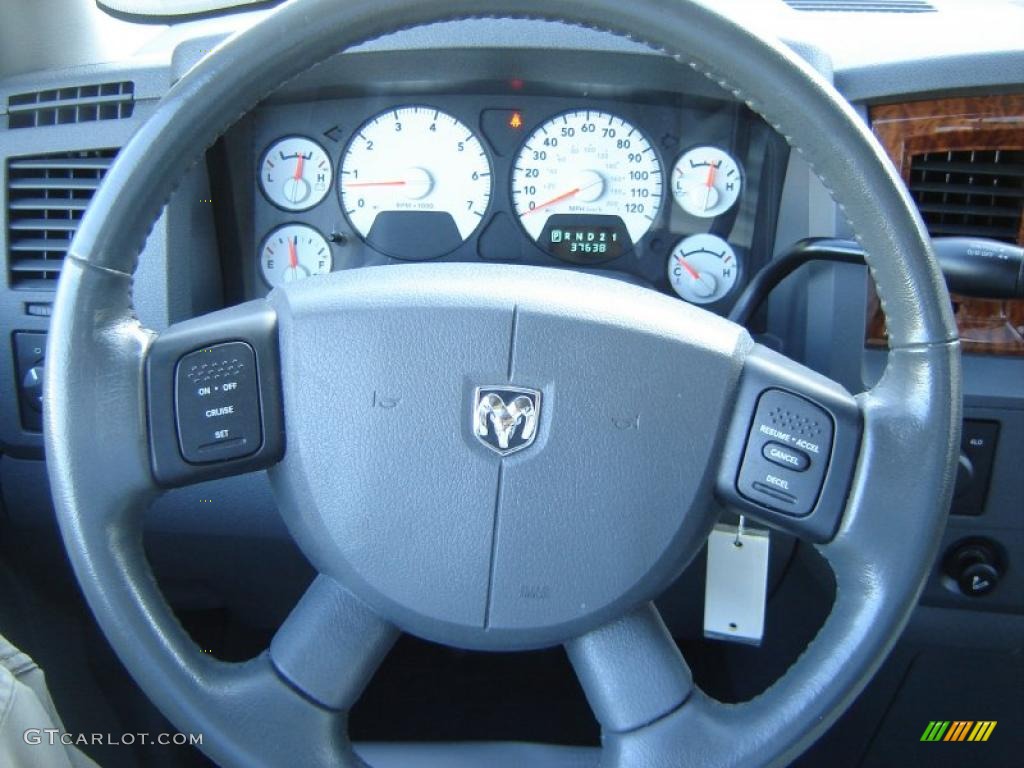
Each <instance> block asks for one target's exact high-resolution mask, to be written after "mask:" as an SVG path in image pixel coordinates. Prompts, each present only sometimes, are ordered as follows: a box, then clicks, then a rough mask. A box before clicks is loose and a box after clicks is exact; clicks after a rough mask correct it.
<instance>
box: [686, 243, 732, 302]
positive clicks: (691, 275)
mask: <svg viewBox="0 0 1024 768" xmlns="http://www.w3.org/2000/svg"><path fill="white" fill-rule="evenodd" d="M738 272H739V265H738V264H737V263H736V253H735V251H733V249H732V247H731V246H730V245H729V244H728V243H727V242H725V240H723V239H722V238H720V237H715V236H714V235H708V234H700V235H691V236H690V237H687V238H685V239H683V240H682V241H680V243H679V245H677V246H676V247H675V248H673V249H672V253H670V254H669V256H668V280H669V282H670V283H671V284H672V287H673V288H674V289H675V292H676V293H678V294H679V295H680V296H681V297H682V298H683V299H685V300H686V301H689V302H690V303H692V304H713V303H715V302H716V301H719V300H721V299H722V298H724V297H725V296H726V294H728V293H729V291H731V290H732V289H733V287H734V286H735V285H736V278H737V273H738Z"/></svg>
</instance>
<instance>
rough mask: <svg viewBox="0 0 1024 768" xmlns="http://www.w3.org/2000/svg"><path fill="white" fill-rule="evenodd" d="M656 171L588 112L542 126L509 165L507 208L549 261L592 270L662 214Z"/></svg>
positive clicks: (638, 144) (625, 130)
mask: <svg viewBox="0 0 1024 768" xmlns="http://www.w3.org/2000/svg"><path fill="white" fill-rule="evenodd" d="M661 199H662V172H661V163H660V162H659V160H658V156H657V154H656V153H655V151H654V147H652V146H651V142H650V141H648V140H647V137H646V136H644V135H643V133H641V132H640V130H639V129H638V128H637V127H635V126H633V125H631V124H630V123H628V122H627V121H625V120H623V119H622V118H621V117H616V116H615V115H611V114H608V113H607V112H597V111H594V110H577V111H575V112H567V113H565V114H562V115H558V116H556V117H554V118H552V119H551V120H548V121H547V122H546V123H544V124H543V125H541V126H540V127H539V128H538V129H537V130H536V131H534V132H533V134H531V135H530V138H529V139H527V140H526V143H525V144H524V145H523V148H522V149H521V150H520V152H519V156H518V157H517V158H516V164H515V170H514V171H513V174H512V200H513V203H514V205H515V210H516V215H517V216H518V217H519V221H520V222H521V223H522V225H523V228H524V229H525V230H526V231H527V233H529V235H530V236H531V237H532V238H533V239H534V240H535V241H536V242H537V244H538V245H539V246H540V247H541V248H543V249H544V250H545V251H547V252H548V253H550V254H552V255H553V256H557V257H559V258H563V259H567V260H569V261H574V262H577V263H595V262H600V261H607V260H608V259H613V258H615V257H616V256H619V255H621V254H623V253H626V252H628V251H629V250H631V249H632V248H633V246H634V245H635V244H636V243H638V242H639V241H640V239H641V238H642V237H643V236H644V235H646V234H647V232H648V231H649V230H650V228H651V225H652V224H653V223H654V221H655V219H656V218H657V217H658V213H659V211H660V210H661Z"/></svg>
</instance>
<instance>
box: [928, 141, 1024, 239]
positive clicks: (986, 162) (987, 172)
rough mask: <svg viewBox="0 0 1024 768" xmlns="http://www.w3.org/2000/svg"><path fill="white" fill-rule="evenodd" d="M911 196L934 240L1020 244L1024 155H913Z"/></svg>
mask: <svg viewBox="0 0 1024 768" xmlns="http://www.w3.org/2000/svg"><path fill="white" fill-rule="evenodd" d="M910 193H911V194H912V195H913V197H914V200H915V201H916V202H917V207H918V209H920V211H921V216H922V217H923V218H924V221H925V224H927V225H928V231H929V232H930V233H931V234H932V235H966V236H975V237H989V238H992V239H994V240H1003V241H1005V242H1008V243H1016V242H1017V239H1018V237H1019V236H1020V233H1021V215H1022V209H1024V150H999V149H994V150H986V151H982V150H960V151H952V152H927V153H924V154H920V155H914V156H913V157H912V158H911V160H910Z"/></svg>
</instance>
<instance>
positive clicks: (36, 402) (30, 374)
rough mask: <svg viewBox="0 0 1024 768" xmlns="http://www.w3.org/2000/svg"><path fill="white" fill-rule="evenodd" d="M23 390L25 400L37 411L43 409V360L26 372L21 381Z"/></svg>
mask: <svg viewBox="0 0 1024 768" xmlns="http://www.w3.org/2000/svg"><path fill="white" fill-rule="evenodd" d="M21 391H22V392H23V393H24V396H25V400H26V401H27V402H28V404H29V405H30V406H31V407H32V408H33V410H36V411H40V412H41V411H42V410H43V361H42V360H40V361H39V362H38V363H36V364H35V365H33V366H32V367H31V368H29V369H28V371H26V373H25V377H24V378H23V379H22V381H21Z"/></svg>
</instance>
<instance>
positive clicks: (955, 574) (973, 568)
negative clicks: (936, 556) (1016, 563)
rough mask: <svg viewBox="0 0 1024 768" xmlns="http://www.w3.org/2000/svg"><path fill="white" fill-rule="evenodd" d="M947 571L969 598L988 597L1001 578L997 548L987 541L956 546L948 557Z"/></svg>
mask: <svg viewBox="0 0 1024 768" xmlns="http://www.w3.org/2000/svg"><path fill="white" fill-rule="evenodd" d="M945 571H946V574H947V575H948V576H949V577H950V578H951V579H952V580H953V581H955V582H956V586H957V588H958V589H959V591H960V593H961V594H963V595H966V596H967V597H981V596H982V595H987V594H988V593H989V592H991V591H992V590H994V589H995V588H996V586H998V584H999V579H1000V577H1001V573H1000V566H999V558H998V555H997V554H996V550H995V547H994V546H993V545H992V544H989V543H988V542H985V541H968V542H961V543H960V544H958V545H956V546H955V547H954V548H953V549H952V550H951V551H950V553H949V555H947V557H946V562H945Z"/></svg>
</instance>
